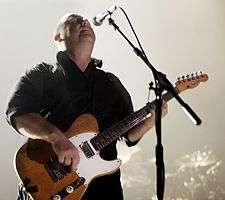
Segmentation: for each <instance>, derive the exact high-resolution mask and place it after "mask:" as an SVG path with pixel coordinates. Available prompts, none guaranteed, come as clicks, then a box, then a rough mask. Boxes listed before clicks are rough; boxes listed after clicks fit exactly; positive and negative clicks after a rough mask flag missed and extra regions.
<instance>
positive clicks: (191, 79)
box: [175, 72, 208, 93]
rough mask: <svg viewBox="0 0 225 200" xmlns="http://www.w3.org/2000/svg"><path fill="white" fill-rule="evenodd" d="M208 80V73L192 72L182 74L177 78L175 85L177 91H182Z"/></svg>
mask: <svg viewBox="0 0 225 200" xmlns="http://www.w3.org/2000/svg"><path fill="white" fill-rule="evenodd" d="M207 80H208V75H207V74H203V73H202V72H200V73H197V72H196V73H195V74H194V73H192V74H190V75H186V76H181V77H179V78H177V82H176V83H175V85H176V86H175V87H176V90H177V92H178V93H179V92H182V91H184V90H187V89H192V88H195V87H197V86H198V85H199V83H200V82H205V81H207Z"/></svg>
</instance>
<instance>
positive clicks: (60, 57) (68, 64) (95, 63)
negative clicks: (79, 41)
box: [56, 51, 102, 75]
mask: <svg viewBox="0 0 225 200" xmlns="http://www.w3.org/2000/svg"><path fill="white" fill-rule="evenodd" d="M56 59H57V61H58V63H59V64H60V65H62V66H63V68H64V69H65V70H71V68H73V69H76V70H77V71H80V72H81V73H82V71H81V70H80V68H79V67H78V66H77V65H76V63H74V62H73V61H72V60H71V59H70V58H69V56H68V55H67V54H66V52H65V51H59V52H58V53H57V55H56ZM96 67H98V68H101V67H102V60H98V59H96V58H92V59H91V61H90V63H89V64H88V66H87V68H86V69H85V71H84V72H83V73H84V74H87V75H88V74H89V73H90V72H91V71H93V70H94V69H95V68H96Z"/></svg>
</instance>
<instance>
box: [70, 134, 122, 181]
mask: <svg viewBox="0 0 225 200" xmlns="http://www.w3.org/2000/svg"><path fill="white" fill-rule="evenodd" d="M96 135H97V134H96V133H82V134H79V135H76V136H74V137H72V138H70V141H71V142H72V143H73V144H74V145H75V146H76V147H77V148H78V150H79V155H80V162H79V164H78V166H77V170H76V172H77V173H78V175H79V176H80V177H84V178H85V183H84V184H85V185H88V184H89V183H90V181H91V180H92V179H93V178H94V177H96V176H99V175H104V174H108V173H110V172H111V173H112V172H114V171H116V170H118V169H119V167H120V165H121V160H120V159H116V160H113V161H106V160H103V159H102V158H101V157H100V156H99V152H97V151H95V149H94V147H93V146H92V145H91V144H90V143H89V145H90V146H91V147H92V150H93V151H94V152H95V155H94V156H92V157H91V158H87V157H86V156H85V155H84V153H83V151H82V150H81V148H80V147H79V145H80V144H82V143H83V142H85V141H90V139H91V138H93V137H94V136H96Z"/></svg>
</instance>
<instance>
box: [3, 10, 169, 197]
mask: <svg viewBox="0 0 225 200" xmlns="http://www.w3.org/2000/svg"><path fill="white" fill-rule="evenodd" d="M54 40H55V42H56V44H57V46H58V48H60V50H63V51H59V52H58V54H57V62H56V64H54V65H50V64H46V63H41V64H39V65H37V66H35V67H34V68H32V69H31V70H29V71H27V72H26V74H25V75H24V76H22V77H21V79H20V81H19V83H18V84H17V87H16V89H15V91H14V93H13V95H12V97H11V99H10V101H9V103H8V108H7V111H6V114H7V120H8V122H9V123H10V124H11V125H12V126H13V127H14V128H15V129H16V130H17V131H18V132H20V133H21V134H23V135H25V136H27V137H29V138H31V139H41V140H44V141H47V142H49V143H50V144H51V145H52V148H53V150H54V152H55V154H56V155H57V157H58V161H59V162H60V163H62V164H64V165H66V166H71V168H72V169H76V166H77V164H78V163H79V154H78V150H77V149H76V147H75V146H74V145H73V144H72V143H71V142H70V140H69V139H68V138H67V137H65V135H64V134H63V132H65V131H66V130H67V129H68V128H69V127H70V125H71V124H72V123H73V121H74V120H75V119H76V118H77V117H78V116H79V115H81V114H83V113H91V114H92V115H94V116H95V117H96V119H97V121H98V125H99V130H100V132H103V131H104V130H106V129H107V128H109V127H111V126H112V125H113V124H115V123H117V122H118V121H120V120H121V119H123V118H124V117H126V116H127V115H129V114H130V113H132V112H133V106H132V102H131V99H130V96H129V94H128V92H127V91H126V89H125V88H124V87H123V85H122V84H121V82H120V81H119V79H118V78H117V77H115V76H114V75H113V74H111V73H106V72H104V71H102V70H100V69H97V68H96V67H98V66H100V65H101V61H99V60H97V59H93V58H91V54H92V50H93V47H94V43H95V34H94V31H93V29H92V28H91V26H90V23H89V22H88V21H87V20H86V19H83V17H81V16H79V15H76V14H68V15H66V16H64V17H63V18H62V20H61V21H60V23H59V25H58V27H57V30H56V33H55V35H54ZM166 113H167V104H164V105H163V110H162V116H164V115H165V114H166ZM154 115H155V114H154V110H151V116H150V117H149V118H147V119H145V120H144V121H143V122H141V123H140V124H139V125H137V126H136V127H134V128H133V129H132V130H130V131H129V132H128V133H126V134H124V136H123V137H124V138H125V140H126V143H127V144H128V146H132V145H135V144H136V143H137V142H138V141H139V140H140V138H141V137H142V136H143V135H144V133H146V132H147V131H148V130H149V129H151V128H152V127H153V126H154V120H155V119H154V118H155V116H154ZM101 156H102V158H104V159H105V160H112V159H115V158H116V157H117V151H116V141H115V142H112V143H111V144H109V145H107V146H106V147H105V148H104V149H103V150H102V151H101ZM87 167H88V166H87ZM109 197H110V199H115V200H122V199H123V194H122V187H121V184H120V172H119V171H117V172H115V173H113V174H112V175H108V176H104V177H100V178H96V179H95V180H93V181H92V183H91V184H90V185H89V187H88V189H87V191H86V193H85V195H84V196H83V198H82V199H83V200H91V199H92V200H95V199H98V200H101V199H102V200H103V199H108V198H109Z"/></svg>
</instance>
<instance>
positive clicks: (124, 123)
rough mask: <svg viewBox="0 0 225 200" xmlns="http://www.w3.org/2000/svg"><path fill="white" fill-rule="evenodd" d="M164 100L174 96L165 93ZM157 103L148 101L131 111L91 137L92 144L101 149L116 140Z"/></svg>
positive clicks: (96, 148) (137, 122)
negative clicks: (141, 106) (136, 109)
mask: <svg viewBox="0 0 225 200" xmlns="http://www.w3.org/2000/svg"><path fill="white" fill-rule="evenodd" d="M162 98H163V100H165V101H169V100H170V99H172V98H173V96H172V95H171V94H170V93H168V92H167V93H165V94H164V95H163V97H162ZM154 104H155V100H154V101H152V102H151V103H148V104H147V105H146V106H144V107H143V108H141V109H140V110H138V111H136V112H133V113H131V114H130V115H128V116H127V117H126V118H124V119H123V120H121V121H120V122H118V123H117V124H115V125H113V126H112V127H110V128H109V129H107V130H105V131H104V132H102V133H100V134H98V135H97V136H95V137H94V138H92V139H91V144H92V145H93V146H94V148H95V150H96V151H100V150H101V149H102V148H104V147H105V146H106V145H108V144H110V143H111V142H113V141H114V140H116V139H118V138H119V137H120V136H122V135H123V134H124V133H126V132H127V131H129V130H130V129H132V128H133V127H134V126H136V125H137V124H139V123H140V122H141V121H143V120H144V119H145V118H146V117H147V115H148V114H149V112H150V109H149V107H151V106H153V105H154Z"/></svg>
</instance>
